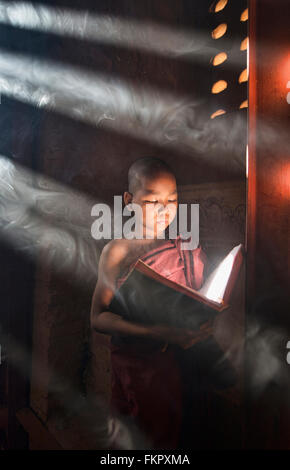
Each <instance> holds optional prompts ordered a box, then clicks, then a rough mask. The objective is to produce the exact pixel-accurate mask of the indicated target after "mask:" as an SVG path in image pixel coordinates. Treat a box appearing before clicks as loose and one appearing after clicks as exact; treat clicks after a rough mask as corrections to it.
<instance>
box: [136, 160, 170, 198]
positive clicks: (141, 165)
mask: <svg viewBox="0 0 290 470" xmlns="http://www.w3.org/2000/svg"><path fill="white" fill-rule="evenodd" d="M164 173H167V174H170V175H171V176H173V177H174V178H175V175H174V173H173V171H172V169H171V168H170V166H169V165H168V164H167V163H165V162H164V161H163V160H160V159H159V158H154V157H144V158H140V159H139V160H136V161H135V162H134V163H133V164H132V165H131V166H130V168H129V171H128V189H129V192H130V193H131V194H134V193H136V191H138V189H140V188H141V187H142V184H143V180H144V179H155V178H156V177H157V176H159V175H160V174H164Z"/></svg>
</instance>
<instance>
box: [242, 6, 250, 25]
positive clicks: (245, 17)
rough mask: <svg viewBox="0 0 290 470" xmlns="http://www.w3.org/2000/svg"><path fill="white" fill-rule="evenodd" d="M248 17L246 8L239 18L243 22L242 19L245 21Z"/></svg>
mask: <svg viewBox="0 0 290 470" xmlns="http://www.w3.org/2000/svg"><path fill="white" fill-rule="evenodd" d="M248 19H249V9H248V8H246V9H245V10H244V11H243V13H242V14H241V18H240V20H241V21H242V22H243V21H247V20H248Z"/></svg>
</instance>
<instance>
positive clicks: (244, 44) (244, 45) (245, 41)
mask: <svg viewBox="0 0 290 470" xmlns="http://www.w3.org/2000/svg"><path fill="white" fill-rule="evenodd" d="M248 44H249V38H248V37H246V38H245V39H243V41H242V42H241V47H240V50H241V51H246V50H247V49H248Z"/></svg>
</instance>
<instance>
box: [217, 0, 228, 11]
mask: <svg viewBox="0 0 290 470" xmlns="http://www.w3.org/2000/svg"><path fill="white" fill-rule="evenodd" d="M227 4H228V0H219V1H218V2H217V4H216V6H215V9H214V11H215V13H218V12H219V11H222V10H223V9H224V8H225V7H226V6H227Z"/></svg>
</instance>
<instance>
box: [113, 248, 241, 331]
mask: <svg viewBox="0 0 290 470" xmlns="http://www.w3.org/2000/svg"><path fill="white" fill-rule="evenodd" d="M242 260H243V254H242V245H238V246H236V247H234V248H233V249H232V250H231V251H230V253H229V254H228V255H227V256H226V257H225V258H224V259H223V261H222V262H221V263H220V264H219V265H218V267H217V268H216V269H215V270H214V271H213V272H212V273H211V274H210V276H209V277H208V279H206V280H205V282H204V284H203V286H202V288H201V289H200V290H198V291H197V290H194V289H191V288H190V287H187V286H184V285H182V284H179V283H177V282H175V281H172V280H170V279H167V278H166V277H164V276H162V275H161V274H159V273H158V272H157V271H155V270H154V269H152V268H150V266H148V265H147V264H146V263H144V262H143V261H141V260H140V259H139V260H138V261H137V262H136V264H135V266H134V268H133V269H132V270H131V271H130V272H129V274H128V276H127V278H126V280H125V281H124V283H123V284H122V285H121V287H120V288H119V289H118V290H117V291H116V293H115V295H114V297H113V299H112V301H111V303H110V305H109V310H110V311H112V312H114V313H116V314H118V315H121V316H123V317H124V318H126V319H127V320H130V321H134V322H138V323H143V324H165V325H166V324H167V325H172V326H177V327H178V326H180V327H188V328H192V329H194V328H199V326H200V325H201V324H202V323H204V322H206V321H208V320H209V319H210V318H213V317H214V316H215V315H216V314H217V313H218V312H221V311H223V310H224V309H226V308H228V307H229V303H228V302H229V299H230V296H231V293H232V290H233V287H234V285H235V282H236V279H237V276H238V274H239V270H240V267H241V264H242Z"/></svg>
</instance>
